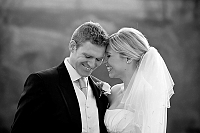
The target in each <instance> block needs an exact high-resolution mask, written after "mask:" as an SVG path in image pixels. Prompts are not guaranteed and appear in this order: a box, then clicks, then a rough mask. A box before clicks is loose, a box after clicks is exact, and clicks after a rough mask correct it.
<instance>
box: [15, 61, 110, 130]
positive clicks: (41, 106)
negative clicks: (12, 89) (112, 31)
mask: <svg viewBox="0 0 200 133" xmlns="http://www.w3.org/2000/svg"><path fill="white" fill-rule="evenodd" d="M88 80H89V84H90V86H91V88H92V91H93V95H94V96H95V98H96V104H97V107H98V113H99V126H100V133H107V131H106V127H105V125H104V114H105V111H106V108H107V104H108V100H107V97H106V96H105V95H100V91H99V89H98V88H97V86H96V84H95V83H94V81H93V80H92V77H88ZM81 131H82V124H81V114H80V109H79V104H78V99H77V97H76V93H75V90H74V88H73V84H72V82H71V79H70V76H69V73H68V71H67V69H66V67H65V65H64V62H62V63H61V65H59V66H58V67H54V68H51V69H48V70H45V71H41V72H37V73H34V74H31V75H30V76H29V77H28V78H27V80H26V82H25V85H24V91H23V93H22V96H21V98H20V100H19V103H18V108H17V112H16V114H15V118H14V122H13V124H12V126H11V133H51V132H55V133H61V132H63V133H72V132H73V133H81Z"/></svg>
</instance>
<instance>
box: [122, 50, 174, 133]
mask: <svg viewBox="0 0 200 133" xmlns="http://www.w3.org/2000/svg"><path fill="white" fill-rule="evenodd" d="M133 77H134V76H133ZM133 77H132V79H131V80H130V82H129V85H128V88H127V89H126V91H125V93H124V96H123V98H122V101H121V103H120V104H122V105H123V107H124V108H125V109H127V110H130V111H132V112H134V119H133V121H132V122H133V124H134V125H137V126H138V127H139V128H140V131H141V132H140V133H165V132H166V125H167V108H170V98H171V96H172V95H173V94H174V91H173V86H174V82H173V80H172V78H171V75H170V73H169V71H168V69H167V66H166V64H165V62H164V60H163V58H162V57H161V55H160V54H159V53H158V51H157V50H156V49H155V48H154V47H150V48H149V50H148V51H147V52H146V53H145V54H144V55H143V57H141V60H140V63H139V66H138V69H137V72H136V76H135V78H133Z"/></svg>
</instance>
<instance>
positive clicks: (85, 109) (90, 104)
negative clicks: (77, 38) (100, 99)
mask: <svg viewBox="0 0 200 133" xmlns="http://www.w3.org/2000/svg"><path fill="white" fill-rule="evenodd" d="M64 63H65V66H66V68H67V70H68V72H69V75H70V78H71V81H72V83H73V86H74V90H75V93H76V96H77V99H78V102H79V107H80V113H81V120H82V132H87V133H99V115H98V109H97V106H96V100H95V97H94V95H93V93H92V89H91V87H90V85H89V83H88V78H86V83H87V88H88V89H87V98H86V96H85V95H84V93H83V92H82V91H81V89H80V87H79V84H78V81H77V80H78V79H79V78H81V76H80V75H79V74H78V73H77V71H76V70H75V69H74V68H73V67H72V66H71V65H70V64H69V58H65V60H64Z"/></svg>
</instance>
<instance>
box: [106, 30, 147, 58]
mask: <svg viewBox="0 0 200 133" xmlns="http://www.w3.org/2000/svg"><path fill="white" fill-rule="evenodd" d="M109 44H110V46H111V48H112V49H113V50H114V51H116V52H118V53H119V54H120V55H121V56H122V57H125V58H131V59H134V60H137V61H139V60H140V58H141V57H142V56H143V55H144V54H145V53H146V52H147V51H148V49H149V47H150V46H149V43H148V41H147V39H146V38H145V37H144V35H143V34H142V33H141V32H140V31H138V30H136V29H134V28H122V29H120V30H119V31H118V32H117V33H114V34H112V35H111V36H110V38H109Z"/></svg>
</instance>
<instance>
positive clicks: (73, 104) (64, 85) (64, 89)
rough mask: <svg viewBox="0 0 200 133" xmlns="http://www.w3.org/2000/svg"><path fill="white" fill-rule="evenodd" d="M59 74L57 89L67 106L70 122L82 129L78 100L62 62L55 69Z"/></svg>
mask: <svg viewBox="0 0 200 133" xmlns="http://www.w3.org/2000/svg"><path fill="white" fill-rule="evenodd" d="M57 70H58V73H59V89H60V92H61V95H62V97H63V99H64V101H65V105H66V106H67V109H68V112H69V115H70V116H71V120H72V122H73V123H74V124H75V125H76V127H77V128H79V129H82V124H81V114H80V108H79V103H78V99H77V96H76V93H75V90H74V87H73V84H72V81H71V78H70V76H69V73H68V71H67V69H66V66H65V64H64V62H62V63H61V65H60V66H58V68H57Z"/></svg>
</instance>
